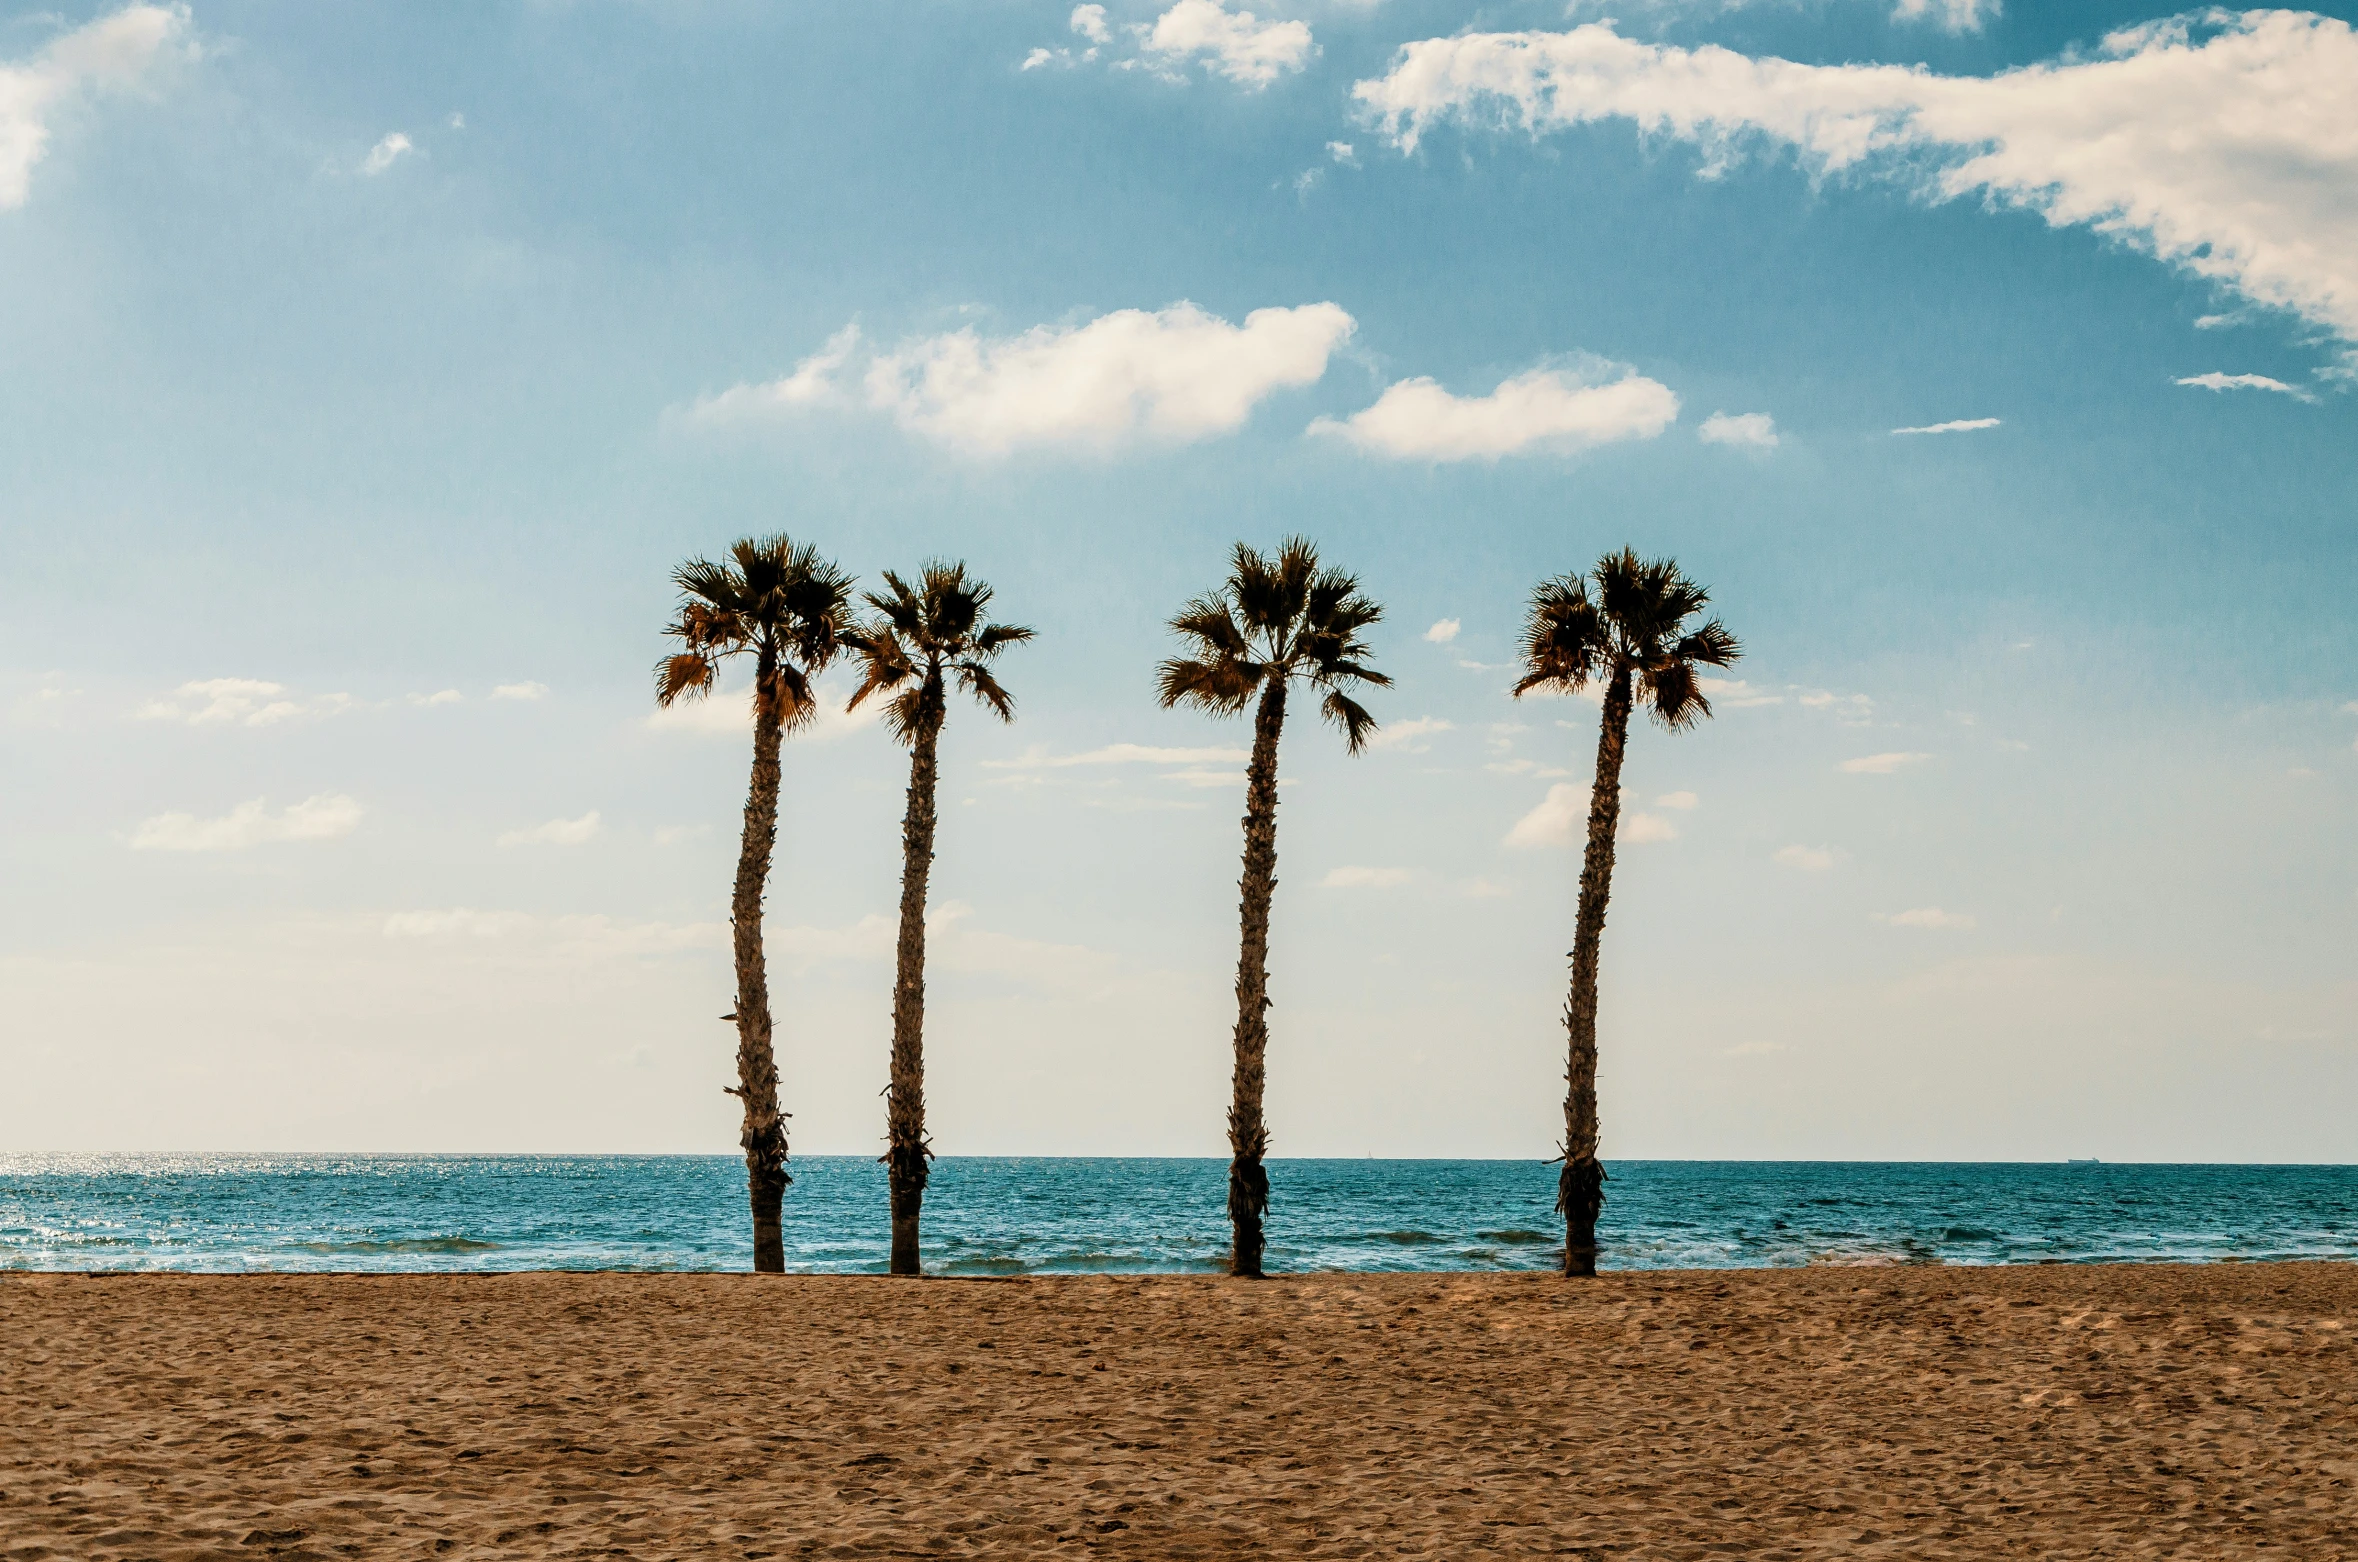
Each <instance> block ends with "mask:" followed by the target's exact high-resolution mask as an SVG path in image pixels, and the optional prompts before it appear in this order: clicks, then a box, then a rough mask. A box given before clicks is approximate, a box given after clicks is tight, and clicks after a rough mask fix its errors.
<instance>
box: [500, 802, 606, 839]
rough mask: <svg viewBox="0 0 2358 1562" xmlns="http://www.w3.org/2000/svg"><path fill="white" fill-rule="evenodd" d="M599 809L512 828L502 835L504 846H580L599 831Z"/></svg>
mask: <svg viewBox="0 0 2358 1562" xmlns="http://www.w3.org/2000/svg"><path fill="white" fill-rule="evenodd" d="M598 830H599V824H598V811H597V810H596V809H595V808H593V809H591V810H590V811H589V812H588V813H586V814H583V815H582V816H581V817H580V818H578V819H551V820H550V821H549V822H548V823H546V824H536V825H534V826H532V828H530V829H528V830H510V831H508V832H506V833H505V834H503V835H502V836H500V838H499V844H500V845H502V846H579V845H581V844H582V843H583V842H585V841H587V840H589V839H590V838H591V837H593V836H595V835H596V834H597V833H598Z"/></svg>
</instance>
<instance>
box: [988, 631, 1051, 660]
mask: <svg viewBox="0 0 2358 1562" xmlns="http://www.w3.org/2000/svg"><path fill="white" fill-rule="evenodd" d="M1039 637H1040V632H1039V631H1038V630H1036V629H1027V628H1025V627H1024V626H1023V625H1021V624H986V625H984V626H983V628H982V630H981V631H980V632H979V633H977V634H976V635H975V637H974V642H973V644H974V650H973V654H974V655H976V656H981V657H992V656H997V655H998V654H999V653H1000V652H1001V651H1003V650H1005V649H1006V648H1007V647H1009V646H1011V645H1022V644H1023V643H1024V642H1025V641H1027V640H1037V639H1038V638H1039Z"/></svg>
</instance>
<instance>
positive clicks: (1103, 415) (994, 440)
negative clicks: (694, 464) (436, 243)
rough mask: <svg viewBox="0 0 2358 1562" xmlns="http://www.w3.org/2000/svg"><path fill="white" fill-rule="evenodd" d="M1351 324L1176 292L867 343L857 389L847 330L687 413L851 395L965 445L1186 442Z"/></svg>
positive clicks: (1313, 311)
mask: <svg viewBox="0 0 2358 1562" xmlns="http://www.w3.org/2000/svg"><path fill="white" fill-rule="evenodd" d="M1354 329H1355V324H1354V322H1353V321H1352V319H1351V316H1350V315H1349V314H1348V313H1346V312H1345V311H1344V310H1343V309H1342V308H1341V306H1339V305H1336V304H1331V303H1318V304H1302V305H1298V306H1294V307H1290V308H1273V309H1256V310H1254V311H1253V312H1252V313H1251V314H1248V315H1246V316H1245V318H1244V323H1243V324H1242V325H1232V324H1230V323H1229V322H1228V321H1226V320H1223V319H1221V318H1220V317H1219V316H1217V315H1214V314H1210V313H1207V312H1206V311H1204V310H1202V309H1199V308H1197V307H1196V306H1195V305H1194V304H1191V303H1187V302H1184V301H1182V302H1180V303H1176V304H1173V305H1171V306H1170V307H1169V308H1167V309H1159V310H1144V309H1122V310H1116V311H1115V312H1114V313H1112V314H1107V315H1100V316H1098V317H1097V318H1096V319H1094V320H1091V321H1089V322H1088V323H1086V324H1084V325H1076V326H1047V325H1043V326H1035V327H1034V328H1033V329H1031V330H1029V331H1026V332H1024V333H1022V334H1021V335H1018V336H1005V337H987V336H984V335H982V334H980V333H979V332H977V331H975V330H973V329H971V328H969V329H967V330H962V331H953V332H949V333H946V334H943V335H939V336H929V337H921V338H918V339H915V340H913V341H909V342H904V343H902V344H901V345H900V346H899V347H897V348H895V349H893V350H892V351H890V352H883V353H877V354H875V355H873V356H872V357H870V358H869V360H868V363H867V367H866V370H865V372H864V374H863V375H862V376H861V378H860V382H859V385H858V388H857V391H856V394H855V393H854V392H853V391H852V390H851V389H850V388H848V387H845V386H843V384H842V382H841V381H840V380H839V378H838V376H839V373H840V371H842V370H844V369H846V368H847V367H848V365H849V363H850V360H851V359H852V357H853V356H854V354H855V353H856V350H857V347H858V337H857V336H856V335H855V334H852V333H851V332H850V331H849V329H848V328H847V330H846V331H845V332H839V333H838V334H837V335H836V336H835V337H834V338H833V339H832V340H831V341H830V342H829V344H828V346H827V348H826V349H824V350H823V351H821V352H820V353H818V354H816V355H815V356H813V357H811V358H807V359H805V360H803V362H802V363H801V364H800V365H798V366H797V367H796V369H795V371H794V373H793V374H791V375H788V376H787V377H786V378H785V379H782V380H774V381H771V382H769V383H768V384H766V385H740V386H737V387H735V388H734V389H731V390H728V391H724V392H722V393H721V394H719V395H717V396H708V397H705V398H703V399H702V400H700V401H698V402H697V403H696V404H695V405H694V406H693V407H691V408H690V409H689V410H688V414H687V415H688V417H689V418H690V419H691V420H692V421H698V422H707V423H719V422H727V421H731V420H742V419H745V418H747V417H749V416H775V415H778V414H791V413H796V412H801V411H803V410H806V409H808V408H811V407H814V406H819V405H823V404H826V403H828V402H830V401H842V402H845V403H851V402H853V401H855V400H856V401H857V402H858V403H861V404H864V405H866V406H867V407H869V408H870V409H872V410H874V411H878V412H886V413H890V414H891V415H892V416H893V417H894V418H895V419H896V420H898V422H899V423H900V424H901V426H902V427H904V428H906V429H909V430H911V431H912V432H914V433H917V434H920V435H923V436H924V437H926V438H928V439H931V440H933V441H935V442H936V443H938V444H942V445H946V446H948V447H950V448H952V449H954V450H958V451H961V452H963V453H965V454H969V455H981V456H998V455H1005V454H1007V453H1009V452H1011V451H1014V450H1018V449H1024V448H1031V447H1046V446H1067V447H1083V448H1095V449H1099V450H1106V449H1112V448H1115V447H1118V446H1121V445H1125V444H1131V443H1136V442H1140V441H1150V442H1156V443H1163V444H1185V443H1188V442H1190V441H1194V440H1199V439H1206V438H1209V437H1211V436H1213V435H1216V434H1226V433H1230V432H1233V431H1234V430H1236V429H1237V428H1239V427H1241V426H1242V425H1243V424H1244V421H1245V419H1246V418H1248V417H1250V416H1251V415H1252V411H1253V409H1254V407H1256V406H1258V405H1259V404H1260V403H1261V402H1262V401H1263V400H1264V399H1266V398H1267V397H1269V396H1271V395H1273V394H1275V393H1276V392H1278V391H1280V390H1287V389H1292V388H1295V387H1299V386H1303V385H1308V384H1311V383H1313V382H1314V381H1316V380H1317V379H1319V378H1320V377H1321V376H1322V375H1324V374H1325V373H1326V365H1327V360H1328V359H1329V358H1330V357H1331V356H1332V355H1333V353H1334V351H1335V350H1336V349H1337V348H1338V347H1340V346H1342V344H1343V343H1344V342H1346V341H1348V340H1349V339H1350V336H1351V333H1352V331H1353V330H1354Z"/></svg>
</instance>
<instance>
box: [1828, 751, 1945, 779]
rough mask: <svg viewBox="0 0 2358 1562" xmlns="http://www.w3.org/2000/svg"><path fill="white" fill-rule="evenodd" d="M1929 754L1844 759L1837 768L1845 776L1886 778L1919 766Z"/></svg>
mask: <svg viewBox="0 0 2358 1562" xmlns="http://www.w3.org/2000/svg"><path fill="white" fill-rule="evenodd" d="M1931 757H1932V756H1931V755H1930V754H1866V755H1862V756H1860V757H1859V758H1857V759H1846V760H1844V761H1843V762H1842V764H1841V765H1840V766H1839V767H1838V768H1839V769H1840V770H1841V771H1842V773H1843V774H1844V775H1846V776H1888V775H1893V774H1895V773H1897V772H1899V771H1902V770H1905V769H1907V768H1908V767H1909V766H1911V765H1921V764H1923V763H1924V761H1926V760H1928V759H1930V758H1931Z"/></svg>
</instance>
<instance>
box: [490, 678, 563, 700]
mask: <svg viewBox="0 0 2358 1562" xmlns="http://www.w3.org/2000/svg"><path fill="white" fill-rule="evenodd" d="M491 697H492V698H493V699H495V700H545V699H547V698H548V697H549V686H548V685H547V684H545V683H534V682H531V681H529V680H528V681H526V682H524V683H503V684H501V685H499V686H498V687H497V688H495V689H493V690H492V691H491Z"/></svg>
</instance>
